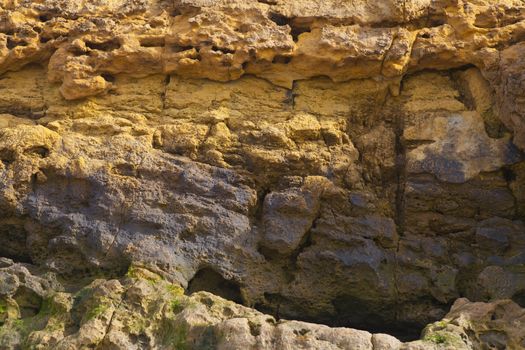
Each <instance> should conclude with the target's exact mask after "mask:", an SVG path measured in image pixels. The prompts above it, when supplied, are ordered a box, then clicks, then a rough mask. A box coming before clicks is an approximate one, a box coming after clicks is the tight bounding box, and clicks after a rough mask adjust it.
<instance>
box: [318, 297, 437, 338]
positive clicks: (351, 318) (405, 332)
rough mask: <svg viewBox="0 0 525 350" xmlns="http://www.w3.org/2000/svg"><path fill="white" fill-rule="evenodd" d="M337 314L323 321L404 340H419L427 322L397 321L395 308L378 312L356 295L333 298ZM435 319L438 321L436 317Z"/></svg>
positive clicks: (333, 325)
mask: <svg viewBox="0 0 525 350" xmlns="http://www.w3.org/2000/svg"><path fill="white" fill-rule="evenodd" d="M332 305H333V307H334V310H335V312H336V313H335V315H333V316H332V317H330V319H326V322H323V323H325V324H327V325H329V326H331V327H349V328H355V329H361V330H366V331H368V332H370V333H385V334H389V335H392V336H394V337H396V338H398V339H399V340H401V341H403V342H407V341H413V340H418V339H419V338H420V336H421V332H422V330H423V328H424V327H425V326H426V324H420V323H417V322H410V321H396V320H395V319H396V316H395V310H394V309H390V310H391V312H386V313H385V312H384V311H383V312H378V310H372V309H370V308H369V307H368V306H367V303H366V302H365V301H363V300H361V299H359V298H356V297H355V296H350V295H340V296H338V297H336V298H335V299H333V300H332ZM435 321H438V319H436V320H435Z"/></svg>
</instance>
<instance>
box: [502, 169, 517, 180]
mask: <svg viewBox="0 0 525 350" xmlns="http://www.w3.org/2000/svg"><path fill="white" fill-rule="evenodd" d="M501 173H502V175H503V178H504V179H505V181H506V182H512V181H515V180H516V177H517V176H516V173H515V172H514V170H512V168H509V167H503V168H502V169H501Z"/></svg>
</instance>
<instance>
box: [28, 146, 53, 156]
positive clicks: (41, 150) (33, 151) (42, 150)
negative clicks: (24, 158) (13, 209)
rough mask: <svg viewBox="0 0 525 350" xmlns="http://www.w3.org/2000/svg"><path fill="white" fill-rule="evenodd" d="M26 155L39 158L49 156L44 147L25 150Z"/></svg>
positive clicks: (47, 150)
mask: <svg viewBox="0 0 525 350" xmlns="http://www.w3.org/2000/svg"><path fill="white" fill-rule="evenodd" d="M26 153H31V154H35V155H37V156H39V157H40V158H45V157H47V156H48V155H49V149H48V148H47V147H44V146H35V147H31V148H29V149H27V150H26Z"/></svg>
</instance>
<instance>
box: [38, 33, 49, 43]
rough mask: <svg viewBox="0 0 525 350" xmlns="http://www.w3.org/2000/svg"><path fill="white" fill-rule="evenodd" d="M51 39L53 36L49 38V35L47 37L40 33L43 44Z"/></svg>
mask: <svg viewBox="0 0 525 350" xmlns="http://www.w3.org/2000/svg"><path fill="white" fill-rule="evenodd" d="M51 39H52V38H48V37H46V36H42V35H40V37H39V41H40V43H41V44H45V43H47V42H48V41H50V40H51Z"/></svg>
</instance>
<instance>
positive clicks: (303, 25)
mask: <svg viewBox="0 0 525 350" xmlns="http://www.w3.org/2000/svg"><path fill="white" fill-rule="evenodd" d="M268 18H269V19H270V20H271V21H272V22H274V23H275V24H277V25H278V26H280V27H282V26H286V25H287V26H289V27H290V28H291V30H290V34H291V36H292V39H293V41H294V42H297V41H298V40H299V35H301V34H303V33H306V32H310V31H311V28H310V23H309V21H308V20H303V21H300V20H299V19H296V18H293V17H292V18H289V17H286V16H284V15H281V14H280V13H276V12H270V14H269V15H268Z"/></svg>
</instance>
